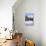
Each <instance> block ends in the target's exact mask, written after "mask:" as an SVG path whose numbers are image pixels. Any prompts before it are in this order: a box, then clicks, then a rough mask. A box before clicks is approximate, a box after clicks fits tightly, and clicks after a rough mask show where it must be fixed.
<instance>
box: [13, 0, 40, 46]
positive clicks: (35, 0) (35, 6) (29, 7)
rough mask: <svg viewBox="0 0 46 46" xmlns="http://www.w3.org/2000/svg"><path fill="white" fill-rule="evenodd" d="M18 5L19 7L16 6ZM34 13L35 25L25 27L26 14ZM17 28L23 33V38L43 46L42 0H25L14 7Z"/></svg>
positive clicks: (37, 45)
mask: <svg viewBox="0 0 46 46" xmlns="http://www.w3.org/2000/svg"><path fill="white" fill-rule="evenodd" d="M16 4H17V5H16ZM26 12H32V13H34V25H33V26H25V13H26ZM13 13H14V20H15V22H14V23H15V28H16V29H17V30H18V32H22V33H23V37H24V38H25V39H26V38H27V39H31V40H34V41H35V44H36V46H41V0H24V2H22V3H15V5H14V6H13Z"/></svg>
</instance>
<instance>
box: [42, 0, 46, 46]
mask: <svg viewBox="0 0 46 46" xmlns="http://www.w3.org/2000/svg"><path fill="white" fill-rule="evenodd" d="M41 7H42V8H41V12H42V14H41V38H42V46H46V0H42V6H41Z"/></svg>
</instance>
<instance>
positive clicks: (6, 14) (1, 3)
mask: <svg viewBox="0 0 46 46" xmlns="http://www.w3.org/2000/svg"><path fill="white" fill-rule="evenodd" d="M15 1H16V0H0V27H7V28H9V29H11V28H12V6H13V4H14V3H15Z"/></svg>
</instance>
